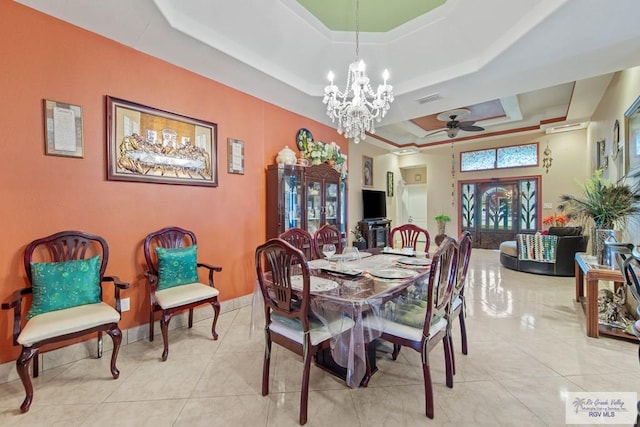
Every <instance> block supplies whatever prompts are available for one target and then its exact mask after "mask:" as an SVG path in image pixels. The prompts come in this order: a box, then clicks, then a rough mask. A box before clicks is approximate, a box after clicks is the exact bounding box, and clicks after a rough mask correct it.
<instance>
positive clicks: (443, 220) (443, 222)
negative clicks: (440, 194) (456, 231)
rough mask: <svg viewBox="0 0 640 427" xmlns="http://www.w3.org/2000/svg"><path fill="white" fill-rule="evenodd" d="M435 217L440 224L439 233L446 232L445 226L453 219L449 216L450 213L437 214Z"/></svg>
mask: <svg viewBox="0 0 640 427" xmlns="http://www.w3.org/2000/svg"><path fill="white" fill-rule="evenodd" d="M433 219H435V220H436V223H437V224H438V234H444V230H445V227H446V226H447V223H448V222H449V221H451V218H450V217H449V215H446V214H440V215H436V216H435V217H434V218H433Z"/></svg>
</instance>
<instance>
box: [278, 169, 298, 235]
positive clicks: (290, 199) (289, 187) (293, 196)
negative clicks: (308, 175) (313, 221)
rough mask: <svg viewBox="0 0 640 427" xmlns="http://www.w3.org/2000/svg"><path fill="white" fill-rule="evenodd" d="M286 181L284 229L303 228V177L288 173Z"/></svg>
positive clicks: (284, 179) (285, 177)
mask: <svg viewBox="0 0 640 427" xmlns="http://www.w3.org/2000/svg"><path fill="white" fill-rule="evenodd" d="M283 181H284V215H285V218H284V230H282V231H286V230H288V229H290V228H295V227H298V228H302V225H303V224H302V177H301V175H299V174H293V175H286V176H284V178H283Z"/></svg>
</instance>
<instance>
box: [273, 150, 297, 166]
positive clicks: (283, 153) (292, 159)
mask: <svg viewBox="0 0 640 427" xmlns="http://www.w3.org/2000/svg"><path fill="white" fill-rule="evenodd" d="M297 161H298V159H296V153H295V152H294V151H293V150H292V149H291V148H289V146H288V145H287V146H285V147H284V148H283V149H282V150H280V151H279V152H278V156H277V157H276V162H277V163H278V164H280V165H295V164H296V162H297Z"/></svg>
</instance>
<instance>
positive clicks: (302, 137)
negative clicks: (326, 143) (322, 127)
mask: <svg viewBox="0 0 640 427" xmlns="http://www.w3.org/2000/svg"><path fill="white" fill-rule="evenodd" d="M310 142H313V135H311V132H310V131H309V130H308V129H305V128H301V129H300V130H299V131H298V134H297V135H296V145H297V146H298V150H300V151H304V147H306V146H307V144H308V143H310Z"/></svg>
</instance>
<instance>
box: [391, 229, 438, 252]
mask: <svg viewBox="0 0 640 427" xmlns="http://www.w3.org/2000/svg"><path fill="white" fill-rule="evenodd" d="M396 233H397V234H399V235H400V242H401V245H402V247H403V248H409V247H411V248H413V250H414V251H417V250H421V249H418V242H419V241H420V240H424V251H425V253H426V254H427V257H428V256H429V247H430V246H431V237H430V236H429V232H428V231H427V230H425V229H424V228H421V227H418V226H417V225H415V224H403V225H400V226H398V227H394V228H393V229H392V230H391V236H390V237H389V239H390V240H391V245H392V246H393V242H394V241H395V240H394V237H395V235H396ZM420 246H422V245H420Z"/></svg>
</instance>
